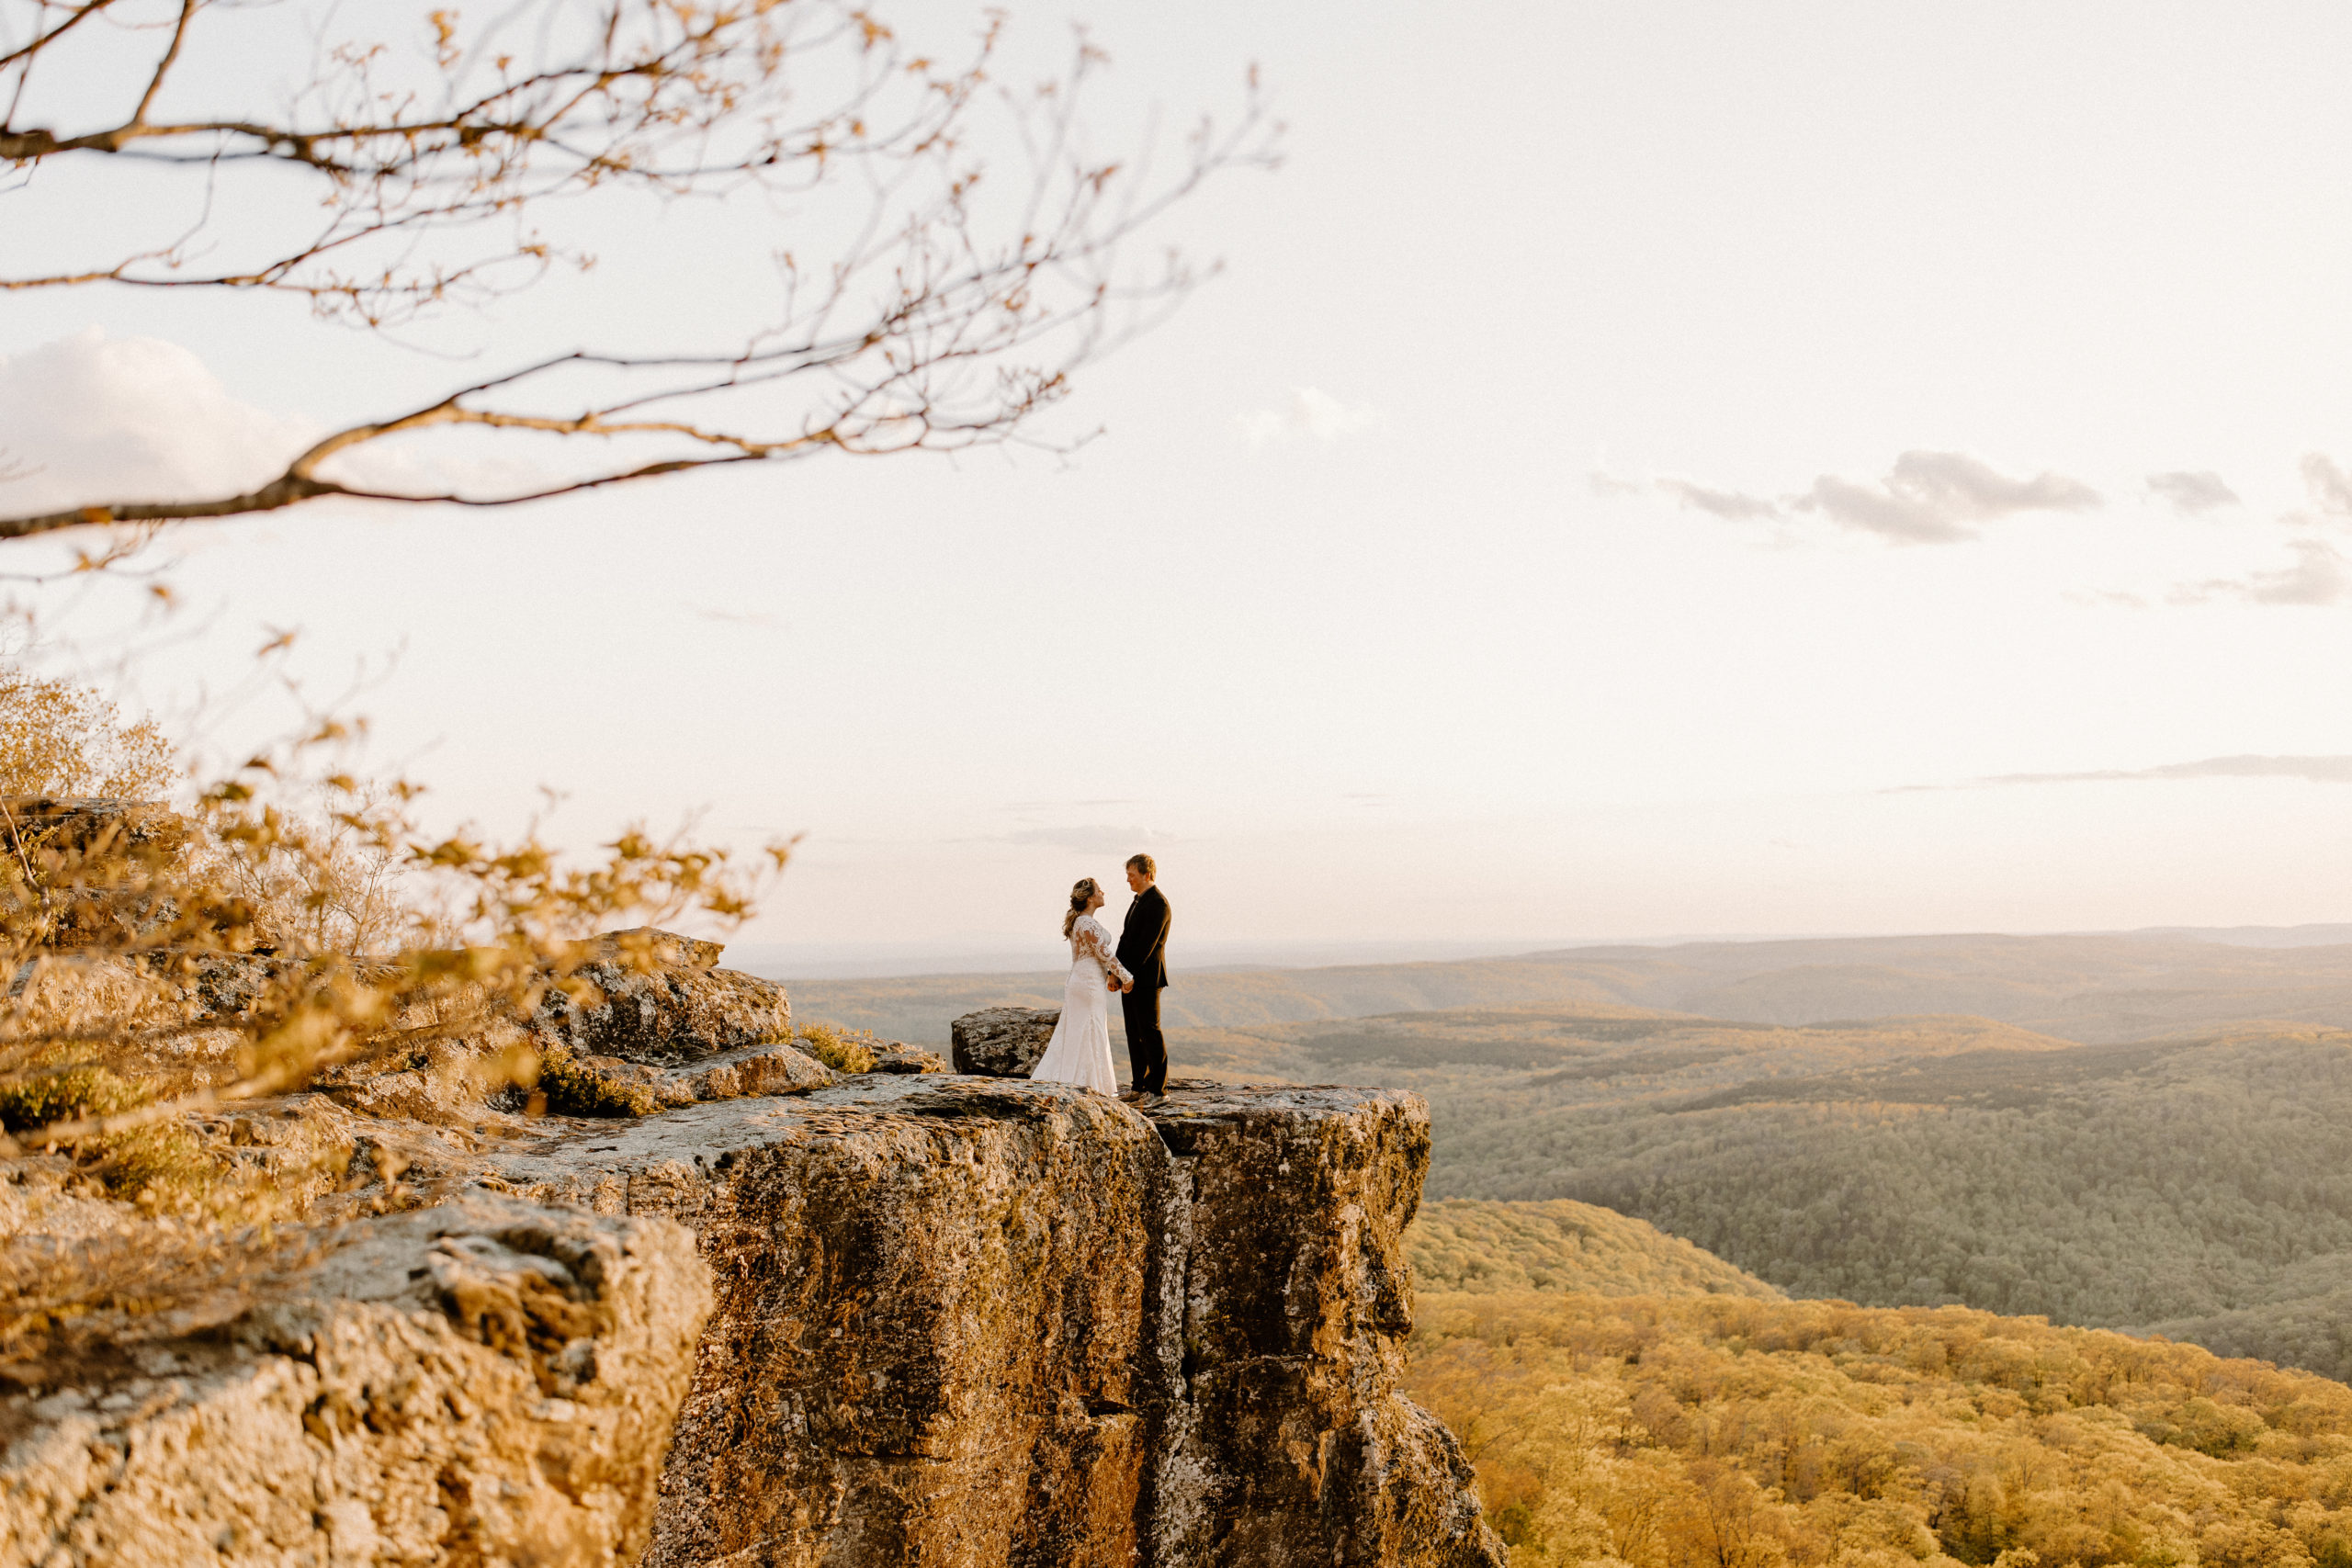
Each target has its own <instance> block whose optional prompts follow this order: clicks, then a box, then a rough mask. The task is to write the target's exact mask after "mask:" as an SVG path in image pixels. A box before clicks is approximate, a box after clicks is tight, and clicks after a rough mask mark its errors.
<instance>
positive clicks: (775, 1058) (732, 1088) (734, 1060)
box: [587, 1044, 839, 1107]
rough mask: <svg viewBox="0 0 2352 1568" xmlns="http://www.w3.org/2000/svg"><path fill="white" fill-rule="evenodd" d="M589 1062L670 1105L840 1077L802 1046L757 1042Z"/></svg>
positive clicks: (822, 1084) (798, 1088) (814, 1085)
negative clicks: (682, 1058) (681, 1057)
mask: <svg viewBox="0 0 2352 1568" xmlns="http://www.w3.org/2000/svg"><path fill="white" fill-rule="evenodd" d="M587 1065H588V1066H591V1067H593V1068H594V1069H595V1070H596V1071H597V1072H599V1073H602V1074H603V1075H604V1076H605V1077H608V1078H611V1079H613V1080H614V1081H615V1082H616V1083H635V1084H642V1085H643V1086H645V1087H646V1088H647V1089H651V1090H652V1091H653V1093H654V1094H655V1095H656V1096H657V1097H658V1098H659V1099H660V1100H661V1101H662V1104H663V1105H666V1106H673V1107H674V1106H680V1105H693V1104H695V1103H696V1102H697V1101H700V1100H745V1099H749V1098H752V1097H753V1096H757V1095H770V1094H806V1093H807V1092H808V1091H809V1090H810V1089H826V1088H830V1087H831V1085H833V1084H834V1083H836V1082H838V1081H839V1079H838V1078H837V1077H836V1076H835V1074H834V1072H833V1069H832V1068H831V1067H829V1066H825V1064H824V1063H822V1062H820V1061H819V1060H817V1058H816V1057H814V1056H811V1055H809V1053H807V1052H806V1051H803V1050H800V1049H799V1048H797V1046H792V1045H784V1044H775V1045H753V1046H750V1047H747V1048H746V1049H744V1050H741V1051H722V1052H720V1053H719V1054H718V1055H716V1056H705V1057H703V1058H702V1059H701V1060H699V1061H695V1062H689V1063H687V1064H686V1065H685V1066H682V1067H654V1066H645V1065H643V1064H641V1063H637V1062H628V1061H624V1060H622V1059H621V1058H620V1057H618V1056H591V1057H589V1058H588V1059H587Z"/></svg>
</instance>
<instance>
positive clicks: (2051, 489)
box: [1591, 451, 2227, 545]
mask: <svg viewBox="0 0 2352 1568" xmlns="http://www.w3.org/2000/svg"><path fill="white" fill-rule="evenodd" d="M2208 477H2210V476H2208ZM2214 482H2215V483H2216V484H2219V483H2220V481H2219V480H2218V479H2217V480H2215V481H2214ZM1591 484H1592V491H1593V493H1594V494H1595V495H1599V496H1622V495H1631V494H1637V493H1641V492H1643V491H1647V492H1648V493H1651V494H1655V495H1661V496H1665V497H1667V498H1668V499H1669V500H1671V501H1673V502H1675V504H1677V505H1678V506H1681V507H1685V508H1687V509H1689V510H1691V511H1695V512H1704V513H1708V514H1709V515H1711V516H1715V517H1721V518H1723V519H1724V520H1725V521H1726V522H1732V523H1753V522H1758V521H1761V520H1764V519H1767V518H1781V519H1784V518H1786V517H1788V516H1789V515H1790V514H1791V513H1797V512H1802V513H1814V514H1815V515H1818V516H1821V517H1826V518H1827V519H1828V520H1829V521H1830V522H1832V523H1836V524H1838V525H1840V526H1841V527H1847V528H1854V529H1858V530H1860V532H1862V533H1865V534H1874V535H1876V536H1878V537H1880V538H1882V539H1885V540H1888V541H1890V542H1892V543H1894V544H1899V545H1953V544H1959V543H1961V542H1962V541H1963V540H1967V539H1973V538H1975V537H1976V536H1977V529H1976V525H1979V524H1983V523H1990V522H1994V521H1996V520H1997V519H1999V518H2003V517H2009V516H2014V515H2016V514H2017V513H2022V512H2087V511H2090V510H2092V509H2094V508H2096V507H2098V505H2100V504H2101V502H2100V500H2099V494H2098V491H2095V490H2093V489H2091V487H2090V486H2088V485H2086V484H2085V483H2083V482H2082V481H2081V480H2080V479H2069V478H2067V477H2066V476H2065V475H2064V474H2057V473H2040V474H2036V475H2034V476H2033V477H2032V478H2031V479H2011V478H2010V477H2009V476H2007V474H2004V473H2002V472H2001V471H2000V470H1998V469H1997V468H1994V467H1993V466H1992V465H1991V464H1989V463H1986V462H1985V461H1984V460H1982V459H1981V458H1976V457H1970V456H1968V455H1967V454H1966V453H1964V452H1920V451H1913V452H1905V453H1904V454H1903V455H1902V456H1901V457H1897V458H1895V459H1894V468H1891V469H1890V470H1889V471H1888V472H1887V474H1886V477H1885V478H1883V479H1879V480H1877V481H1875V482H1867V481H1857V480H1854V479H1846V478H1844V477H1842V476H1840V475H1838V474H1823V475H1820V476H1819V477H1818V478H1816V479H1815V480H1814V481H1813V484H1812V486H1811V487H1810V488H1809V489H1807V490H1806V491H1804V493H1803V494H1800V495H1796V496H1792V497H1787V498H1785V499H1783V500H1780V501H1773V500H1769V499H1767V498H1765V497H1763V496H1759V495H1751V494H1748V493H1747V491H1736V490H1725V489H1723V488H1721V487H1719V486H1715V485H1710V484H1703V483H1702V482H1700V481H1699V480H1696V479H1682V478H1679V477H1678V476H1675V475H1671V474H1669V475H1666V476H1664V477H1662V478H1657V479H1650V480H1649V481H1648V482H1647V483H1646V484H1636V483H1634V482H1633V481H1631V480H1627V479H1619V478H1617V477H1616V476H1615V475H1613V474H1610V473H1607V472H1600V471H1596V472H1595V473H1593V474H1592V476H1591ZM2223 488H2224V490H2225V491H2226V488H2227V487H2223Z"/></svg>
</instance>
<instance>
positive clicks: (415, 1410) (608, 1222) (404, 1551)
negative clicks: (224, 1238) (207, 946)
mask: <svg viewBox="0 0 2352 1568" xmlns="http://www.w3.org/2000/svg"><path fill="white" fill-rule="evenodd" d="M709 1308H710V1283H709V1274H708V1270H707V1269H706V1268H705V1266H704V1265H703V1264H702V1262H701V1261H700V1259H699V1258H696V1257H695V1250H694V1246H693V1243H692V1241H691V1239H690V1238H689V1237H688V1236H687V1235H686V1234H685V1233H684V1232H683V1231H681V1230H680V1229H678V1227H676V1226H674V1225H672V1224H668V1223H666V1222H663V1221H661V1220H653V1219H613V1218H599V1217H596V1216H593V1215H588V1214H582V1213H548V1212H547V1211H544V1210H538V1209H532V1208H529V1207H527V1206H525V1205H523V1204H519V1203H515V1202H511V1201H500V1200H497V1199H493V1198H489V1197H479V1196H478V1197H474V1198H471V1199H469V1200H466V1201H461V1202H458V1203H456V1204H453V1205H449V1206H446V1207H442V1208H435V1209H428V1210H424V1211H420V1212H416V1213H406V1214H400V1215H394V1216H390V1217H388V1218H382V1219H378V1220H373V1221H369V1222H367V1223H365V1224H359V1225H355V1226H352V1227H348V1228H347V1229H345V1230H344V1231H342V1232H339V1233H337V1234H336V1235H334V1237H333V1238H332V1240H331V1241H330V1242H329V1243H328V1244H327V1250H326V1251H325V1253H324V1256H323V1257H321V1258H317V1259H316V1260H315V1261H313V1262H311V1263H310V1264H308V1265H307V1266H305V1267H303V1268H301V1269H300V1270H299V1271H297V1272H296V1273H295V1274H293V1275H292V1276H290V1277H288V1278H284V1279H279V1280H272V1281H270V1282H269V1285H268V1288H267V1289H266V1292H260V1293H259V1296H258V1299H256V1300H255V1301H254V1302H252V1303H249V1304H246V1305H244V1306H243V1308H242V1309H241V1310H239V1311H237V1312H235V1313H234V1314H231V1315H229V1316H228V1317H227V1318H226V1320H225V1321H218V1322H212V1323H209V1324H207V1325H204V1328H203V1331H202V1332H194V1333H186V1334H182V1335H179V1336H178V1337H172V1336H170V1335H168V1334H166V1335H164V1336H161V1337H139V1336H134V1335H128V1334H127V1335H126V1336H125V1337H124V1339H123V1340H121V1341H119V1342H118V1343H117V1344H116V1345H115V1347H114V1348H113V1350H112V1352H111V1353H110V1354H107V1355H102V1356H99V1357H98V1358H96V1359H83V1360H81V1361H79V1362H77V1363H75V1364H72V1365H62V1364H61V1365H60V1366H58V1367H57V1368H55V1370H54V1371H52V1373H51V1376H52V1378H53V1379H54V1380H55V1382H54V1385H53V1386H51V1387H48V1388H41V1389H34V1390H29V1391H27V1392H24V1393H17V1394H15V1395H13V1396H12V1397H10V1398H8V1399H6V1401H0V1425H5V1428H6V1436H7V1438H9V1441H8V1446H7V1449H6V1458H5V1460H0V1562H10V1563H16V1562H24V1563H40V1564H43V1565H44V1568H49V1565H52V1564H53V1565H56V1568H184V1565H185V1564H187V1563H191V1562H217V1563H222V1564H264V1563H266V1564H271V1565H273V1568H275V1565H278V1564H292V1563H297V1562H311V1563H318V1564H326V1563H330V1562H334V1563H343V1562H352V1563H377V1562H384V1563H390V1562H419V1563H424V1562H501V1563H526V1562H545V1563H565V1564H605V1563H610V1564H614V1565H616V1568H617V1565H620V1564H626V1563H628V1562H633V1561H634V1560H635V1559H636V1557H637V1554H638V1553H639V1551H640V1550H641V1549H642V1547H643V1545H644V1543H645V1540H646V1538H647V1535H648V1533H649V1531H650V1526H651V1522H652V1517H653V1511H654V1501H655V1495H654V1482H655V1476H656V1475H657V1474H658V1472H659V1471H660V1468H661V1462H662V1453H663V1451H664V1449H665V1447H666V1445H667V1443H668V1441H669V1437H670V1429H671V1424H672V1419H673V1414H674V1412H675V1411H676V1409H677V1407H678V1403H679V1399H680V1396H681V1395H682V1394H683V1393H684V1389H685V1386H686V1383H687V1380H688V1377H689V1375H690V1372H691V1370H692V1367H693V1363H694V1348H695V1341H696V1338H697V1337H698V1335H699V1334H700V1331H701V1329H702V1326H703V1323H704V1321H705V1319H706V1318H707V1315H708V1313H709Z"/></svg>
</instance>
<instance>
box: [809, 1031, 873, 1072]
mask: <svg viewBox="0 0 2352 1568" xmlns="http://www.w3.org/2000/svg"><path fill="white" fill-rule="evenodd" d="M793 1033H794V1036H795V1039H796V1043H797V1044H798V1045H799V1046H800V1048H801V1049H802V1050H804V1051H806V1052H808V1053H809V1055H812V1056H814V1057H816V1058H817V1060H819V1061H820V1062H822V1063H824V1064H825V1066H829V1067H831V1068H832V1069H833V1071H835V1072H837V1073H870V1072H872V1071H873V1070H874V1061H875V1056H874V1037H873V1036H872V1035H870V1034H866V1033H864V1032H862V1031H858V1030H845V1029H841V1028H838V1027H836V1026H834V1025H832V1024H830V1023H804V1024H802V1025H801V1026H800V1027H799V1028H798V1029H797V1030H795V1031H793Z"/></svg>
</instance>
